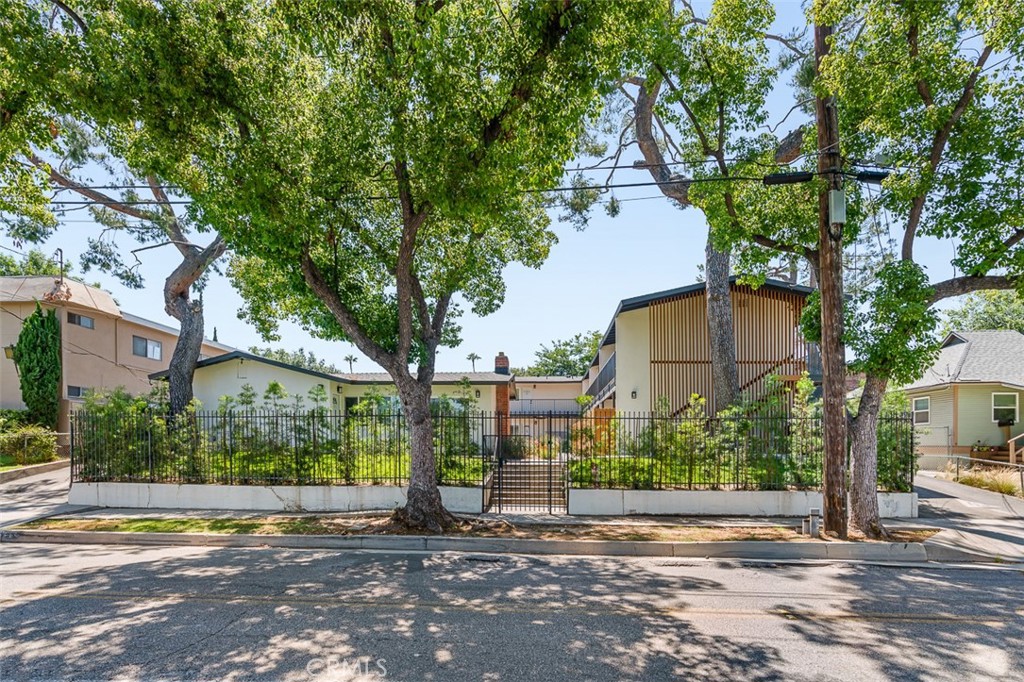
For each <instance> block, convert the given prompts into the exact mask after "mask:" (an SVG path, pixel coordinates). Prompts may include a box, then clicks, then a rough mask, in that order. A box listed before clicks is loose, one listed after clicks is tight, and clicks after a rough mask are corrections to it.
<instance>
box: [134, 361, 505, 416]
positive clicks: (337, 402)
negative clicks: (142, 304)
mask: <svg viewBox="0 0 1024 682" xmlns="http://www.w3.org/2000/svg"><path fill="white" fill-rule="evenodd" d="M166 377H167V371H166V370H165V371H161V372H155V373H153V374H151V375H150V377H149V378H150V379H152V380H161V379H165V378H166ZM272 381H276V382H278V383H279V384H281V386H282V387H283V388H284V390H285V392H286V393H287V396H288V397H287V398H285V399H284V400H282V401H281V404H282V405H283V406H287V405H289V404H292V403H293V401H294V399H295V396H301V397H302V399H303V401H304V407H305V408H307V409H308V408H310V407H312V403H311V402H310V399H309V393H310V391H311V390H313V389H315V388H316V387H317V386H320V387H322V388H323V389H324V391H325V392H326V394H327V396H328V405H327V408H328V409H329V410H332V411H338V412H348V410H350V409H351V408H352V407H353V406H355V405H356V404H358V402H359V401H360V400H362V399H364V398H365V397H366V396H367V395H370V394H374V393H376V394H378V395H383V396H385V397H394V396H397V394H396V392H395V388H394V382H393V381H392V380H391V377H390V376H389V375H388V374H387V373H385V372H355V373H348V374H344V373H342V374H329V373H326V372H319V371H316V370H312V369H306V368H304V367H297V366H295V365H289V364H287V363H284V362H279V361H277V360H271V359H269V358H264V357H261V356H259V355H254V354H252V353H246V352H244V351H240V350H236V351H232V352H230V353H226V354H224V355H219V356H217V357H213V358H206V359H204V360H200V361H199V362H198V363H196V371H195V376H194V378H193V380H192V390H193V393H194V395H195V397H196V398H197V399H198V400H199V402H200V403H202V405H203V409H204V410H215V409H217V406H218V404H219V402H220V398H221V396H230V397H232V398H237V396H238V395H239V394H240V393H241V392H242V387H243V386H245V385H246V384H248V385H249V386H251V387H252V388H253V390H255V392H256V395H257V398H256V404H257V406H258V407H260V406H264V405H265V403H266V401H264V400H263V394H264V392H265V391H266V389H267V387H268V386H269V385H270V383H271V382H272ZM513 382H514V378H513V377H512V375H511V374H510V372H509V365H508V358H507V357H506V356H505V354H504V353H499V354H498V357H496V358H495V371H493V372H437V373H436V374H435V375H434V384H433V391H432V394H433V396H434V397H436V398H440V397H442V396H448V397H450V398H459V397H467V398H471V399H473V400H474V401H476V408H477V409H479V410H481V411H483V412H498V413H504V414H506V415H507V414H508V411H509V396H510V394H511V393H513V392H514V383H513ZM466 391H468V392H469V394H468V395H464V394H465V393H466ZM396 399H397V398H396Z"/></svg>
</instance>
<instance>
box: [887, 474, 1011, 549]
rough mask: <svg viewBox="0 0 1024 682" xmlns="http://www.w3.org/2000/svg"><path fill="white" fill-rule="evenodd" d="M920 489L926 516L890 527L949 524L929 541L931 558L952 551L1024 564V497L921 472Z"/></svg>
mask: <svg viewBox="0 0 1024 682" xmlns="http://www.w3.org/2000/svg"><path fill="white" fill-rule="evenodd" d="M914 490H915V491H916V492H917V494H918V498H919V501H918V510H919V513H920V518H919V519H917V520H915V521H913V522H910V521H897V522H892V523H889V524H888V525H890V526H893V527H899V526H901V525H904V526H905V525H914V526H932V527H936V528H943V529H944V530H943V531H942V532H941V533H939V534H938V535H935V536H934V537H932V538H930V539H929V540H927V541H926V542H925V544H926V545H928V546H929V547H928V554H929V557H931V556H933V555H935V556H941V555H942V552H943V551H944V550H949V551H950V552H957V553H967V554H973V555H980V556H984V557H987V558H989V559H997V560H1004V561H1016V562H1024V500H1022V499H1020V498H1016V497H1009V496H1007V495H1000V494H999V493H994V492H990V491H988V490H982V489H980V488H974V487H972V486H968V485H961V484H960V483H954V482H953V481H947V480H945V479H942V478H938V477H937V476H936V475H935V473H934V472H930V471H923V472H920V473H919V474H918V475H917V477H916V478H915V479H914ZM951 558H954V557H951Z"/></svg>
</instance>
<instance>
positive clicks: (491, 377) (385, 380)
mask: <svg viewBox="0 0 1024 682" xmlns="http://www.w3.org/2000/svg"><path fill="white" fill-rule="evenodd" d="M232 360H247V361H250V362H259V363H262V364H264V365H270V366H271V367H278V368H280V369H285V370H289V371H291V372H298V373H299V374H307V375H309V376H313V377H317V378H318V379H326V380H328V381H336V382H338V383H339V384H390V383H392V382H393V380H392V379H391V375H389V374H388V373H387V372H354V373H349V374H328V373H327V372H318V371H317V370H314V369H306V368H305V367H298V366H296V365H289V364H288V363H287V362H281V361H279V360H271V359H270V358H265V357H263V356H261V355H254V354H252V353H246V352H245V351H241V350H235V351H232V352H230V353H225V354H224V355H218V356H216V357H212V358H206V359H205V360H200V361H199V362H197V363H196V369H201V368H203V367H210V366H211V365H218V364H220V363H222V362H231V361H232ZM169 372H170V370H163V371H161V372H154V373H152V374H150V375H149V378H150V379H166V378H167V375H168V374H169ZM463 378H467V379H469V382H470V383H471V384H476V385H481V384H507V383H508V382H510V381H511V380H512V377H511V376H510V375H508V374H496V373H495V372H435V373H434V384H435V385H439V384H459V383H462V380H463Z"/></svg>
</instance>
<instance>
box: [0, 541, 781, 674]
mask: <svg viewBox="0 0 1024 682" xmlns="http://www.w3.org/2000/svg"><path fill="white" fill-rule="evenodd" d="M9 547H10V546H9ZM69 551H72V552H83V553H84V554H82V555H81V557H80V558H81V559H82V560H83V561H84V565H85V568H82V569H81V570H78V571H77V572H75V573H74V574H71V575H65V576H62V577H60V578H57V579H54V580H51V581H49V582H47V584H45V585H42V586H41V587H39V589H36V590H33V591H30V592H29V593H26V594H19V593H17V592H13V593H9V592H7V589H6V588H5V594H4V600H5V603H4V606H3V610H2V611H0V623H2V626H3V627H2V653H0V666H2V667H0V671H2V677H3V679H5V680H18V679H47V680H49V679H68V678H74V679H111V678H127V679H131V678H135V679H155V678H160V679H186V678H187V679H209V680H212V679H217V680H240V679H246V680H251V679H275V680H277V679H283V680H313V679H316V680H319V679H323V680H327V679H331V680H355V679H374V678H375V675H376V677H380V676H381V675H380V668H378V667H377V665H378V664H380V665H381V666H382V667H384V668H385V669H386V670H387V671H388V674H387V677H386V679H396V680H451V679H487V680H522V679H538V680H547V679H573V680H588V679H592V680H607V679H638V680H639V679H643V680H648V679H675V678H680V677H685V678H698V679H737V680H779V679H783V677H784V675H783V672H782V668H781V658H780V655H779V652H778V651H777V650H776V649H775V648H774V647H773V646H772V645H771V643H770V642H752V641H750V640H749V639H736V640H733V639H730V638H726V637H712V636H709V635H707V634H705V633H703V632H701V631H700V630H698V629H697V628H696V627H694V626H693V625H692V624H690V623H688V622H687V620H686V618H685V616H684V615H683V614H685V612H686V609H687V608H688V607H689V602H688V601H687V595H691V596H692V595H694V594H699V593H701V592H704V591H716V590H724V589H725V588H724V586H723V585H722V584H720V583H718V582H716V581H714V580H710V579H705V578H701V577H694V576H693V575H686V576H683V575H666V574H659V573H657V572H650V571H644V570H642V569H640V568H638V563H637V562H628V561H622V560H619V559H613V558H609V559H588V560H570V559H558V558H539V557H522V556H501V557H495V556H486V555H479V556H474V555H456V554H434V555H428V554H407V555H394V554H384V553H370V552H344V553H338V552H328V551H299V550H295V551H288V550H269V549H266V550H260V549H254V550H239V549H198V548H193V549H188V550H157V549H154V548H135V549H133V550H129V551H128V552H122V551H121V550H120V549H118V550H117V551H116V552H114V551H112V550H108V549H106V548H102V549H100V548H94V547H63V548H60V549H58V548H56V547H54V546H39V545H35V546H33V545H20V546H18V556H19V557H20V558H25V559H33V558H34V559H36V560H37V563H38V561H46V560H48V558H49V557H58V556H66V553H67V552H69ZM61 552H63V554H61ZM104 553H107V554H109V555H110V556H114V555H115V554H116V556H117V557H124V559H123V560H122V561H121V565H113V566H105V565H96V566H90V565H89V563H90V562H93V563H97V564H99V563H101V562H102V559H103V554H104ZM111 563H112V561H111ZM638 581H640V582H642V584H643V586H644V589H643V591H642V592H641V591H639V590H637V585H638Z"/></svg>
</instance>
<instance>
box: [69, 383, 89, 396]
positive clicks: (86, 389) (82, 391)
mask: <svg viewBox="0 0 1024 682" xmlns="http://www.w3.org/2000/svg"><path fill="white" fill-rule="evenodd" d="M73 388H74V389H78V395H72V394H71V389H73ZM90 390H91V389H90V388H89V387H88V386H70V385H69V386H68V400H81V399H82V398H84V397H85V394H86V393H88V392H89V391H90Z"/></svg>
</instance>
